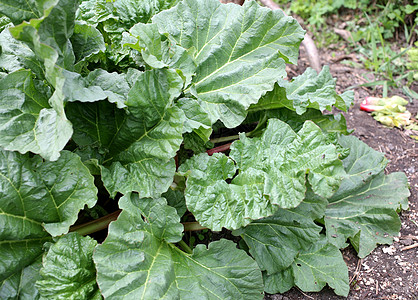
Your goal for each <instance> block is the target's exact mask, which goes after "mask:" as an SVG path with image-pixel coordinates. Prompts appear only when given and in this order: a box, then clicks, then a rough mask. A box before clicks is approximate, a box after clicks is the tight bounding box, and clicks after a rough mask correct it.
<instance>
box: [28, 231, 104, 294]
mask: <svg viewBox="0 0 418 300" xmlns="http://www.w3.org/2000/svg"><path fill="white" fill-rule="evenodd" d="M96 245H97V242H96V241H95V240H93V239H92V238H90V237H82V236H81V235H79V234H78V233H69V234H66V235H64V236H62V237H61V238H60V239H59V240H58V241H57V242H56V243H55V244H53V245H51V247H50V248H49V250H48V253H47V254H46V255H45V256H44V258H43V262H42V268H41V270H40V275H41V278H40V279H39V280H38V281H37V282H36V287H37V288H38V290H39V293H40V294H41V296H42V297H43V298H44V299H74V300H76V299H77V300H79V299H86V300H90V299H102V297H101V294H100V291H99V289H98V287H97V283H96V268H95V266H94V262H93V259H92V256H93V250H94V247H96Z"/></svg>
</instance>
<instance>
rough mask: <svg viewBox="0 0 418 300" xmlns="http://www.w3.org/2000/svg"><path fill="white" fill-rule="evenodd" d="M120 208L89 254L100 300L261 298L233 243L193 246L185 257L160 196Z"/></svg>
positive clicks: (253, 270) (130, 200) (132, 198)
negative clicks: (119, 212)
mask: <svg viewBox="0 0 418 300" xmlns="http://www.w3.org/2000/svg"><path fill="white" fill-rule="evenodd" d="M120 206H121V208H123V211H122V213H121V215H120V216H119V218H118V220H117V221H116V222H113V223H112V224H111V225H110V229H109V235H108V237H107V239H106V240H105V242H104V243H103V244H102V245H99V246H98V247H97V249H96V251H95V253H94V261H95V263H96V267H97V271H98V276H97V281H98V283H99V287H100V290H101V291H102V293H103V295H104V297H106V298H112V299H126V298H127V297H129V298H134V299H196V298H197V299H262V282H261V272H260V271H259V270H258V268H257V266H256V264H255V262H254V261H253V260H252V259H251V258H250V257H249V256H248V255H247V254H246V253H245V252H244V251H242V250H238V249H237V248H236V246H235V244H234V243H233V242H230V241H226V240H221V241H218V242H214V243H211V244H210V245H209V248H208V249H206V247H205V246H204V245H198V246H197V247H196V248H195V250H194V251H193V254H186V253H184V252H182V251H181V250H179V249H178V248H177V247H176V246H175V245H174V244H171V243H175V242H179V241H180V240H181V237H182V227H183V226H182V225H181V224H180V223H179V221H180V218H179V216H178V215H177V212H176V210H175V209H174V208H173V207H169V206H168V205H167V204H166V202H165V200H164V199H163V198H160V199H140V198H139V197H138V195H136V194H134V195H127V196H124V198H122V199H121V200H120ZM141 215H142V216H143V217H144V218H145V221H144V219H143V218H142V217H141ZM220 287H221V288H220ZM128 295H129V296H128Z"/></svg>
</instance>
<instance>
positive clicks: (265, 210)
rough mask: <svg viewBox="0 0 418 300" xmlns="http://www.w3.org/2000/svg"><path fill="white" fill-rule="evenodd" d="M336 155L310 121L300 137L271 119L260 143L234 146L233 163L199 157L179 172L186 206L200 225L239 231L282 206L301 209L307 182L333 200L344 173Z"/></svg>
mask: <svg viewBox="0 0 418 300" xmlns="http://www.w3.org/2000/svg"><path fill="white" fill-rule="evenodd" d="M338 156H339V154H338V152H337V150H336V147H335V146H334V145H332V144H329V143H328V142H327V136H326V135H325V134H323V133H322V131H321V129H320V128H319V127H317V126H316V125H314V124H313V123H312V122H306V123H305V124H304V126H303V128H302V129H301V130H300V131H299V132H298V133H296V132H294V131H293V130H292V129H291V128H290V127H289V125H287V124H286V123H283V122H281V121H279V120H275V119H271V120H270V122H269V124H268V126H267V129H266V130H265V132H264V134H263V135H262V136H261V137H260V138H253V139H249V138H247V137H245V135H241V136H240V140H239V141H236V142H234V143H233V144H232V146H231V153H230V158H228V157H226V156H225V155H223V154H216V155H213V156H212V157H209V156H207V154H201V155H197V156H194V157H193V158H191V159H190V160H188V161H187V162H186V163H185V164H183V165H181V166H180V169H179V171H180V172H181V173H182V174H185V175H186V176H187V185H186V190H185V197H186V203H187V207H188V209H189V210H190V211H191V212H192V213H193V215H194V216H195V217H196V219H197V220H198V221H199V223H200V224H202V225H203V226H207V227H209V228H211V229H212V230H221V228H222V227H225V228H229V229H238V228H240V227H243V226H245V225H247V224H249V223H250V222H251V220H255V219H259V218H262V217H267V216H269V215H272V214H273V213H274V212H275V211H276V210H277V208H278V207H282V208H292V207H296V206H297V205H299V203H300V202H302V200H303V199H304V198H305V193H306V184H307V181H308V182H309V183H310V185H311V186H312V190H313V192H314V193H316V194H317V195H319V196H322V197H325V198H326V197H330V196H331V195H332V194H333V193H334V192H335V191H336V190H337V189H338V187H339V184H340V181H341V179H342V177H343V175H344V174H345V173H344V170H343V167H342V163H341V161H340V160H339V158H338ZM189 170H190V172H189ZM237 170H239V174H238V175H237V176H236V177H235V178H233V177H234V175H235V173H236V171H237ZM231 178H233V180H232V182H231V183H230V184H228V183H227V182H226V180H229V179H231Z"/></svg>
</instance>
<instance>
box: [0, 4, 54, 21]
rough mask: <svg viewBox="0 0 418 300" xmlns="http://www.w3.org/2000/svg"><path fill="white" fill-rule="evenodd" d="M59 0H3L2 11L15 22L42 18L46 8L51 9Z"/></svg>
mask: <svg viewBox="0 0 418 300" xmlns="http://www.w3.org/2000/svg"><path fill="white" fill-rule="evenodd" d="M57 2H58V0H1V1H0V4H1V5H0V12H1V13H2V14H5V15H6V16H8V17H9V18H10V19H11V20H12V22H13V23H14V24H19V23H21V22H23V21H28V20H29V19H37V18H41V17H42V16H43V15H44V11H45V10H49V9H51V7H52V6H53V5H54V4H56V3H57Z"/></svg>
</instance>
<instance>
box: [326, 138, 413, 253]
mask: <svg viewBox="0 0 418 300" xmlns="http://www.w3.org/2000/svg"><path fill="white" fill-rule="evenodd" d="M340 141H341V144H342V145H343V146H345V147H349V148H350V149H352V151H351V153H350V155H349V156H348V157H347V158H346V159H345V160H344V167H345V169H346V171H347V174H348V175H347V178H345V179H344V180H343V181H342V183H341V186H340V189H339V190H338V192H337V193H336V194H335V195H334V196H333V197H331V198H330V199H329V205H328V208H327V210H326V213H325V226H326V229H327V237H328V239H329V241H330V242H331V243H333V244H334V245H336V246H338V247H340V248H343V247H345V246H346V243H345V242H346V240H347V239H348V238H349V239H350V240H351V243H352V245H353V246H354V248H355V249H356V251H357V252H358V255H359V256H360V257H365V256H366V255H368V254H369V253H370V252H371V251H372V250H373V249H374V248H375V247H376V245H377V244H386V243H388V244H390V243H392V237H393V236H396V235H397V234H398V232H399V229H400V226H401V222H400V220H399V217H398V215H397V213H396V211H397V210H400V209H407V208H408V200H407V199H408V197H409V195H410V192H409V189H408V180H407V178H406V176H405V174H403V173H392V174H389V175H385V174H384V173H383V168H384V167H385V165H386V162H387V161H386V159H385V158H384V156H383V154H381V153H378V152H377V151H374V150H373V149H371V148H370V147H368V146H367V145H366V144H364V143H363V142H361V141H359V140H358V139H356V138H355V137H343V138H341V140H340Z"/></svg>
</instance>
